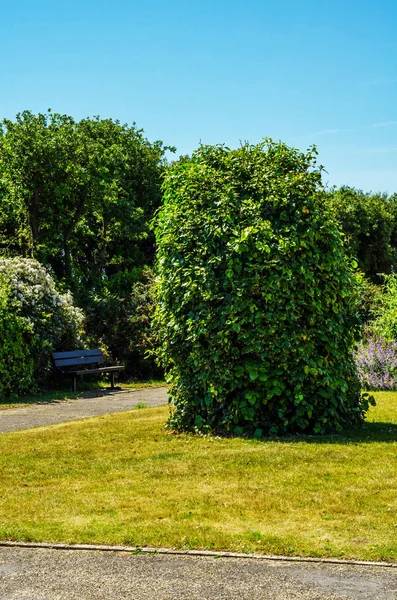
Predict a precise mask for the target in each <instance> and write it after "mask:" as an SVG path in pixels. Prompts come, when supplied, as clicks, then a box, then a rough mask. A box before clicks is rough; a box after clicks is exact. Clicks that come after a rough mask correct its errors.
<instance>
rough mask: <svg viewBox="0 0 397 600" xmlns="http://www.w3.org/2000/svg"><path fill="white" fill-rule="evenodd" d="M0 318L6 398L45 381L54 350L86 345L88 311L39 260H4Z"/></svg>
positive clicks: (0, 354) (0, 370)
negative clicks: (60, 288) (84, 325)
mask: <svg viewBox="0 0 397 600" xmlns="http://www.w3.org/2000/svg"><path fill="white" fill-rule="evenodd" d="M0 321H1V324H2V337H1V341H0V374H1V376H2V379H1V393H2V395H3V396H7V395H10V394H18V393H23V392H25V393H26V392H28V391H33V390H35V389H37V388H38V387H41V386H43V385H45V383H46V382H47V381H48V379H49V377H50V375H51V372H52V362H51V354H52V352H54V351H55V350H63V349H65V350H66V349H73V348H76V347H81V346H82V338H81V336H82V333H83V332H82V323H83V314H82V312H81V311H80V310H79V309H77V308H76V307H75V306H74V305H73V300H72V297H71V294H70V293H64V294H62V293H60V292H59V291H58V289H57V287H56V285H55V282H54V280H53V279H52V277H51V276H50V274H49V273H48V272H47V271H46V269H45V268H44V267H43V266H42V265H40V264H39V263H38V262H37V261H36V260H33V259H23V258H11V259H6V258H3V259H0ZM5 373H7V376H5Z"/></svg>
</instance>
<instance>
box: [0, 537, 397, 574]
mask: <svg viewBox="0 0 397 600" xmlns="http://www.w3.org/2000/svg"><path fill="white" fill-rule="evenodd" d="M0 547H3V548H4V547H10V548H37V549H40V548H44V549H47V550H92V551H101V552H130V553H131V554H172V555H179V556H209V557H213V558H250V559H256V560H273V561H284V562H298V563H299V562H308V563H325V564H336V565H356V566H361V567H389V568H394V569H396V568H397V562H381V561H379V562H376V561H367V560H349V559H346V560H343V559H339V558H313V557H304V556H283V555H275V554H248V553H247V554H246V553H244V552H222V551H219V552H216V551H213V550H177V549H175V548H151V547H140V546H109V545H97V544H55V543H54V544H52V543H49V542H10V541H8V542H7V541H0Z"/></svg>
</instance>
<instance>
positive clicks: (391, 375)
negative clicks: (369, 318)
mask: <svg viewBox="0 0 397 600" xmlns="http://www.w3.org/2000/svg"><path fill="white" fill-rule="evenodd" d="M354 355H355V361H356V364H357V371H358V376H359V379H360V383H361V387H362V389H364V390H371V391H376V390H397V341H394V340H392V341H389V340H386V339H385V338H383V337H381V336H380V335H373V334H372V335H371V333H370V332H368V331H367V332H366V334H365V336H364V339H363V341H361V342H360V343H359V345H358V347H357V349H356V350H355V353H354Z"/></svg>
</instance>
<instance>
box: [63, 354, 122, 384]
mask: <svg viewBox="0 0 397 600" xmlns="http://www.w3.org/2000/svg"><path fill="white" fill-rule="evenodd" d="M52 358H53V361H54V364H55V367H56V368H57V369H58V371H60V372H61V373H62V374H63V375H70V376H71V377H73V388H72V389H73V391H74V392H76V391H77V377H78V376H80V377H83V376H84V375H90V374H94V373H110V374H111V376H110V389H115V385H114V374H115V373H116V372H117V371H122V370H123V369H124V366H123V365H113V366H108V367H95V368H92V365H97V364H99V363H101V362H104V360H105V357H104V356H103V353H102V350H99V348H95V349H94V350H68V351H67V352H53V353H52ZM85 366H86V367H87V368H85Z"/></svg>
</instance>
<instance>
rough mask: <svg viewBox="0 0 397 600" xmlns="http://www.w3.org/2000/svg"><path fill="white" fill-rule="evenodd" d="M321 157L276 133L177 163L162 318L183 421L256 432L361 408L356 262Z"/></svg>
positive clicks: (321, 425)
mask: <svg viewBox="0 0 397 600" xmlns="http://www.w3.org/2000/svg"><path fill="white" fill-rule="evenodd" d="M315 157H316V152H315V150H310V151H309V152H308V153H307V154H302V153H300V152H298V151H297V150H294V149H290V148H288V147H287V146H286V145H284V144H282V143H273V142H272V141H267V143H263V144H260V145H258V146H249V145H244V146H242V147H241V148H240V149H238V150H229V149H227V148H225V147H223V146H216V147H211V146H204V147H201V148H200V149H199V150H197V151H196V152H195V153H194V154H193V156H192V158H191V159H190V160H189V161H186V160H183V161H182V162H179V163H175V164H174V165H173V166H172V167H171V168H170V169H169V170H168V172H167V175H166V178H165V183H164V204H163V207H162V208H161V210H160V212H159V214H158V219H157V224H156V237H157V244H158V255H157V273H158V282H157V289H156V300H157V307H156V315H155V327H156V330H157V332H158V335H159V338H160V344H161V347H160V349H159V353H158V355H159V358H160V360H161V362H162V365H163V366H164V368H165V369H166V371H167V372H168V377H169V380H170V383H171V388H170V398H171V401H172V414H171V417H170V424H171V426H172V427H174V428H175V429H187V430H192V429H199V430H204V431H208V430H223V431H225V430H226V431H229V432H233V433H236V434H242V433H248V434H254V435H256V436H260V435H262V434H267V433H287V432H288V433H297V432H301V433H303V432H305V433H312V432H314V433H324V432H328V431H335V430H340V429H341V428H342V427H344V426H349V425H352V424H357V423H360V422H361V421H362V419H363V416H364V413H365V410H366V409H367V407H368V402H367V400H366V399H365V398H363V397H361V395H360V384H359V381H358V377H357V372H356V367H355V364H354V360H353V356H352V352H351V350H352V347H353V346H354V344H355V341H356V340H357V339H358V338H359V335H360V324H359V320H358V317H357V315H356V311H355V308H356V299H355V296H354V293H355V292H354V290H355V277H354V272H353V268H354V265H353V267H352V266H351V264H350V262H349V260H348V258H347V256H346V253H345V250H344V248H343V243H342V240H341V236H340V233H339V231H338V229H337V226H336V224H335V221H334V219H333V218H331V216H330V214H329V213H328V211H327V210H326V209H325V208H324V203H323V202H322V200H321V173H320V169H318V168H316V164H315Z"/></svg>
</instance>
